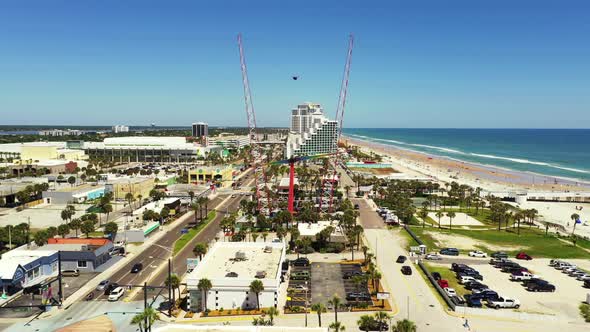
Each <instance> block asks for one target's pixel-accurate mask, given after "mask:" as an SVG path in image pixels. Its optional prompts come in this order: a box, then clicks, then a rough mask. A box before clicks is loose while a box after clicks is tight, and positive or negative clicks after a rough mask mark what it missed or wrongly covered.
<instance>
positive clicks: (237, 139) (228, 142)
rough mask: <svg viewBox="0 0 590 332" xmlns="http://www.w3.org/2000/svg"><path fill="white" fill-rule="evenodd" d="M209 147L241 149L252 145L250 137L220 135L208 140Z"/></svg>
mask: <svg viewBox="0 0 590 332" xmlns="http://www.w3.org/2000/svg"><path fill="white" fill-rule="evenodd" d="M207 144H208V145H210V146H211V145H216V146H220V147H222V148H226V149H238V150H239V149H241V148H243V147H245V146H246V145H250V138H249V137H248V135H219V136H216V137H209V138H208V142H207Z"/></svg>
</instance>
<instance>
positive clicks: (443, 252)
mask: <svg viewBox="0 0 590 332" xmlns="http://www.w3.org/2000/svg"><path fill="white" fill-rule="evenodd" d="M439 253H440V254H441V255H447V256H459V249H457V248H443V249H441V250H440V251H439Z"/></svg>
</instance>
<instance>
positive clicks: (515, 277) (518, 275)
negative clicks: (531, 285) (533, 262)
mask: <svg viewBox="0 0 590 332" xmlns="http://www.w3.org/2000/svg"><path fill="white" fill-rule="evenodd" d="M533 278H539V276H537V275H534V274H532V273H530V272H527V271H519V272H514V273H512V274H511V275H510V280H512V281H525V280H530V279H533Z"/></svg>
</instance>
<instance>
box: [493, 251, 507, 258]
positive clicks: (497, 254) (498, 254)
mask: <svg viewBox="0 0 590 332" xmlns="http://www.w3.org/2000/svg"><path fill="white" fill-rule="evenodd" d="M490 256H491V257H493V258H500V259H501V258H504V259H506V258H508V254H507V253H505V252H503V251H496V252H494V253H493V254H491V255H490Z"/></svg>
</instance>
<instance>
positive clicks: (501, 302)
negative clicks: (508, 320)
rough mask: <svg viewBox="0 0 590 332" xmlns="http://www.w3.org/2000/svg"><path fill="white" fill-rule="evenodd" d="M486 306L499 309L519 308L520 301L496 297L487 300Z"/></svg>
mask: <svg viewBox="0 0 590 332" xmlns="http://www.w3.org/2000/svg"><path fill="white" fill-rule="evenodd" d="M488 306H490V307H492V308H495V309H500V308H514V309H518V308H520V301H519V300H515V299H505V298H502V297H500V298H498V299H496V300H488Z"/></svg>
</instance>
